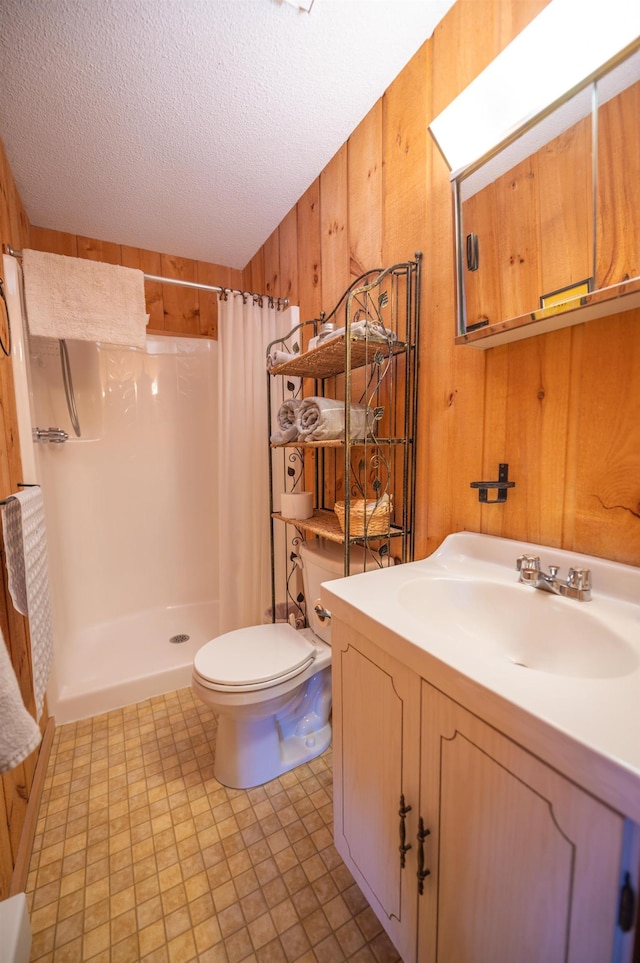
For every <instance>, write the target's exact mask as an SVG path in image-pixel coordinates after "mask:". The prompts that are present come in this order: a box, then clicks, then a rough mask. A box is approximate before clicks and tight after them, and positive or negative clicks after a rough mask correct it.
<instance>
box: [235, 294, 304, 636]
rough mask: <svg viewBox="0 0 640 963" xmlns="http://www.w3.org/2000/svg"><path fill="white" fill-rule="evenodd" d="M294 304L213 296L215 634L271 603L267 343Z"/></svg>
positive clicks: (258, 618) (253, 617)
mask: <svg viewBox="0 0 640 963" xmlns="http://www.w3.org/2000/svg"><path fill="white" fill-rule="evenodd" d="M260 300H262V299H260ZM297 311H298V309H297V308H289V310H288V311H278V310H277V309H276V308H275V307H274V306H272V305H271V304H267V299H264V301H263V303H262V304H261V303H260V302H259V301H257V300H256V299H253V298H250V297H243V296H242V295H239V294H232V293H231V292H229V293H228V294H227V297H226V300H225V299H224V298H223V297H220V298H219V309H218V366H219V368H218V410H219V431H218V484H219V502H218V505H219V508H218V511H219V546H220V547H219V552H220V559H219V563H220V632H221V633H222V632H229V631H231V630H232V629H238V628H243V627H245V626H249V625H258V624H259V623H260V622H262V620H263V615H264V612H265V610H266V609H267V608H268V606H269V604H270V599H271V581H270V547H269V462H268V459H269V426H268V423H267V373H266V348H267V345H268V344H269V342H271V341H273V340H274V339H275V338H277V337H280V336H282V335H283V334H285V333H286V332H287V331H288V330H290V328H291V327H293V325H294V324H296V323H297Z"/></svg>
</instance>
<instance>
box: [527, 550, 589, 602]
mask: <svg viewBox="0 0 640 963" xmlns="http://www.w3.org/2000/svg"><path fill="white" fill-rule="evenodd" d="M516 568H517V570H518V571H519V572H520V575H519V578H518V581H519V582H524V583H525V585H533V587H534V588H537V589H542V590H543V591H545V592H553V593H554V595H563V596H564V597H565V598H568V599H577V600H578V602H588V601H589V600H590V599H591V571H590V570H589V569H588V568H570V569H569V572H568V575H567V578H566V579H561V578H558V571H559V569H558V566H557V565H550V566H549V572H548V574H547V573H546V572H543V571H542V570H541V568H540V558H539V556H538V555H521V556H520V558H519V559H518V560H517V562H516Z"/></svg>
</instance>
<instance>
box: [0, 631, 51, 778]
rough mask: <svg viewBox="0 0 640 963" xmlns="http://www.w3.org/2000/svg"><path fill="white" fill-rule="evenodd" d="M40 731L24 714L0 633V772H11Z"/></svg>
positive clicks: (26, 713)
mask: <svg viewBox="0 0 640 963" xmlns="http://www.w3.org/2000/svg"><path fill="white" fill-rule="evenodd" d="M41 738H42V737H41V734H40V729H39V728H38V726H37V725H36V723H35V720H34V718H33V717H32V716H31V714H30V713H29V712H27V710H26V708H25V705H24V702H23V701H22V695H21V693H20V686H19V685H18V680H17V679H16V674H15V672H14V670H13V666H12V665H11V660H10V658H9V653H8V652H7V647H6V645H5V641H4V638H3V636H2V632H0V772H8V770H9V769H14V768H15V767H16V766H17V765H19V764H20V763H21V762H22V760H23V759H26V758H27V756H28V755H30V754H31V753H32V752H33V750H34V749H35V748H36V746H37V745H39V743H40V739H41Z"/></svg>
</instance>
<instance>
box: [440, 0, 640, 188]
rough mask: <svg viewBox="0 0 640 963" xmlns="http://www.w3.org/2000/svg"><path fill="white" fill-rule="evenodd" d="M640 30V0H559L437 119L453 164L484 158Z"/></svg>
mask: <svg viewBox="0 0 640 963" xmlns="http://www.w3.org/2000/svg"><path fill="white" fill-rule="evenodd" d="M638 36H640V3H639V2H638V0H607V2H604V0H585V2H583V3H580V4H576V2H575V0H551V2H550V3H549V4H548V5H547V6H546V7H545V8H544V9H543V10H542V11H541V12H540V13H539V14H538V16H537V17H536V18H535V19H534V20H532V21H531V23H530V24H529V25H528V26H527V27H526V28H525V29H524V30H522V31H521V32H520V33H519V34H518V36H517V37H516V38H515V39H514V40H513V41H512V42H511V43H510V44H509V45H508V46H507V47H505V49H504V50H503V51H502V53H500V54H499V55H498V56H497V57H496V58H495V60H493V61H492V62H491V63H490V64H489V66H488V67H487V68H486V69H485V70H484V71H482V73H481V74H479V75H478V77H476V79H475V80H474V81H473V82H472V83H471V84H469V86H468V87H466V88H465V89H464V90H463V91H462V93H460V94H459V96H458V97H456V99H455V100H454V101H452V103H451V104H449V105H448V107H446V108H445V109H444V110H443V111H442V112H441V113H440V114H439V115H438V116H437V117H436V118H435V119H434V120H433V121H432V122H431V124H430V125H429V129H430V131H431V134H432V135H433V137H434V139H435V141H436V143H437V144H438V147H439V148H440V151H441V152H442V154H443V156H444V158H445V160H446V162H447V164H448V166H449V168H450V169H451V171H453V172H454V175H455V174H458V173H459V172H461V171H462V170H465V169H466V168H468V167H469V166H471V165H475V164H476V163H480V162H481V161H482V160H483V159H484V158H485V157H486V156H487V155H489V154H491V153H492V152H493V151H495V150H496V149H497V148H498V147H499V146H501V145H503V144H505V143H507V142H508V141H509V140H510V139H511V138H513V137H515V136H517V133H518V131H519V130H520V129H521V128H522V127H523V126H525V125H526V124H527V123H529V122H531V121H532V120H533V118H534V117H537V116H539V115H541V114H542V113H544V112H545V111H546V110H548V109H550V108H551V106H552V105H554V104H556V103H558V102H559V101H560V100H561V99H562V98H564V97H566V96H568V95H569V94H571V92H573V91H574V90H575V89H577V88H578V87H581V86H584V84H585V82H586V81H588V79H589V78H591V77H593V76H595V75H596V74H597V73H598V71H599V70H600V69H601V68H602V67H603V65H605V64H608V63H610V62H611V61H612V60H613V59H614V58H616V57H617V56H618V55H619V54H620V53H621V51H624V50H626V49H628V48H630V47H631V46H632V45H633V43H634V41H637V38H638Z"/></svg>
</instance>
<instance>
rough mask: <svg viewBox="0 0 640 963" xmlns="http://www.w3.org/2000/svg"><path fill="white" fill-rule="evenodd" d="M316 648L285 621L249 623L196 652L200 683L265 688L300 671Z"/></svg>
mask: <svg viewBox="0 0 640 963" xmlns="http://www.w3.org/2000/svg"><path fill="white" fill-rule="evenodd" d="M316 652H317V650H316V648H315V646H314V645H313V644H312V643H311V642H309V640H308V639H306V638H305V637H304V635H302V634H301V633H300V632H298V631H296V629H294V628H292V626H290V625H289V624H288V623H286V622H285V623H280V622H276V623H274V624H268V625H253V626H250V627H249V628H246V629H236V630H235V631H233V632H226V633H225V634H224V635H220V636H218V637H217V638H215V639H211V641H210V642H207V643H206V645H203V646H202V648H201V649H199V650H198V651H197V652H196V655H195V658H194V662H193V665H194V669H195V672H196V674H197V677H198V680H199V682H200V684H201V685H203V686H205V687H206V688H208V689H215V690H219V691H224V692H247V691H253V690H256V689H266V688H270V687H272V686H275V685H278V684H279V683H280V682H286V681H287V679H291V678H293V677H294V676H296V675H298V674H299V673H300V672H302V671H304V669H306V668H307V667H308V666H309V665H311V663H312V662H313V660H314V659H315V657H316Z"/></svg>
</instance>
